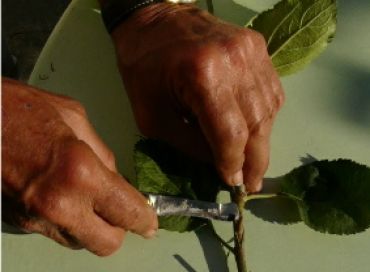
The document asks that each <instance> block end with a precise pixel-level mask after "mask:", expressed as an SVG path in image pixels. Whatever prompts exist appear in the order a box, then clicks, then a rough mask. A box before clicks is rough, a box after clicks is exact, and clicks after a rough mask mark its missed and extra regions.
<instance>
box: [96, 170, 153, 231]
mask: <svg viewBox="0 0 370 272" xmlns="http://www.w3.org/2000/svg"><path fill="white" fill-rule="evenodd" d="M94 210H95V212H96V213H97V214H98V215H99V216H100V217H102V218H104V220H106V221H107V222H109V223H110V224H111V225H113V226H118V227H121V228H123V229H125V230H128V231H131V232H134V233H137V234H139V235H142V236H144V237H147V238H149V237H152V236H153V235H154V234H155V232H156V231H157V229H158V221H157V215H156V214H155V212H154V209H152V207H150V206H149V204H148V202H147V199H146V198H145V197H144V196H143V195H142V194H141V193H139V192H138V191H137V190H136V189H135V188H134V187H133V186H132V185H131V184H129V183H128V182H127V181H126V180H125V179H124V178H123V177H121V176H120V175H118V174H115V173H113V172H109V173H108V174H107V178H106V180H104V182H103V186H102V190H101V192H100V193H99V195H98V196H97V197H96V199H95V204H94Z"/></svg>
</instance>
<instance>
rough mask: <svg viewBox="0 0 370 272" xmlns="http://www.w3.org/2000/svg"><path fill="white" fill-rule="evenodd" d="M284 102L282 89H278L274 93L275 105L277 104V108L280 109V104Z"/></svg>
mask: <svg viewBox="0 0 370 272" xmlns="http://www.w3.org/2000/svg"><path fill="white" fill-rule="evenodd" d="M284 103H285V93H284V91H280V92H279V93H278V94H277V95H276V106H277V109H278V110H279V109H281V108H282V106H283V105H284Z"/></svg>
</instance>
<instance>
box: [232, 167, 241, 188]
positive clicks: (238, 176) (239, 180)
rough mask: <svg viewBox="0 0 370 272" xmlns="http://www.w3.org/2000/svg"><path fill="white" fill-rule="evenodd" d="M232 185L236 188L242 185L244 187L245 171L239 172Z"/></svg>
mask: <svg viewBox="0 0 370 272" xmlns="http://www.w3.org/2000/svg"><path fill="white" fill-rule="evenodd" d="M231 183H232V184H233V185H234V186H240V185H243V171H242V170H240V171H239V172H237V173H236V174H235V175H234V176H233V177H232V180H231Z"/></svg>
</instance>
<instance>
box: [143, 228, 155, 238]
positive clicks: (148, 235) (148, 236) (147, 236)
mask: <svg viewBox="0 0 370 272" xmlns="http://www.w3.org/2000/svg"><path fill="white" fill-rule="evenodd" d="M156 233H157V230H156V229H153V230H150V231H148V232H147V233H145V234H144V237H145V238H146V239H150V238H153V237H154V236H155V234H156Z"/></svg>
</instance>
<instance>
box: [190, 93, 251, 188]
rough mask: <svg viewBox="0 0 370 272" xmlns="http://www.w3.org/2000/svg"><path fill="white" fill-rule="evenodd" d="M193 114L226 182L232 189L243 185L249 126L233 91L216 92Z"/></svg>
mask: <svg viewBox="0 0 370 272" xmlns="http://www.w3.org/2000/svg"><path fill="white" fill-rule="evenodd" d="M193 111H194V113H195V115H196V116H197V118H198V121H199V124H200V127H201V129H202V132H203V134H204V135H205V137H206V139H207V141H208V143H209V145H210V147H211V149H212V153H213V157H214V161H215V165H216V167H217V169H218V171H219V172H220V174H221V176H222V178H223V180H224V181H225V182H226V183H227V184H229V185H231V186H234V185H241V184H242V183H243V172H242V167H243V163H244V149H245V146H246V143H247V140H248V127H247V123H246V120H245V118H244V116H243V114H242V112H241V110H240V108H239V105H238V103H237V102H236V100H235V97H234V95H233V94H232V91H231V90H230V91H229V90H216V91H215V92H214V93H212V94H210V95H208V96H207V97H205V98H204V99H200V100H199V104H198V106H195V107H194V108H193Z"/></svg>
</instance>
